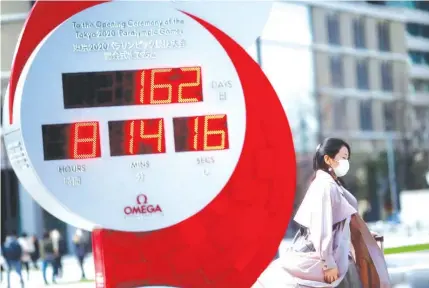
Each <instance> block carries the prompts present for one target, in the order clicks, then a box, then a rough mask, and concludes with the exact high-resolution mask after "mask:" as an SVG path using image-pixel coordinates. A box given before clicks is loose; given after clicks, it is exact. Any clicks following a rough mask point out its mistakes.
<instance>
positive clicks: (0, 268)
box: [0, 249, 5, 283]
mask: <svg viewBox="0 0 429 288" xmlns="http://www.w3.org/2000/svg"><path fill="white" fill-rule="evenodd" d="M4 264H5V261H4V257H3V249H0V283H1V282H3V271H4V268H3V266H4Z"/></svg>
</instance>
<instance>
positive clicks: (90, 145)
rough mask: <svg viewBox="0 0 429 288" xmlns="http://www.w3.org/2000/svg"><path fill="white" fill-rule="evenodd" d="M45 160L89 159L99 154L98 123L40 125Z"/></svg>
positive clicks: (97, 156)
mask: <svg viewBox="0 0 429 288" xmlns="http://www.w3.org/2000/svg"><path fill="white" fill-rule="evenodd" d="M42 137H43V153H44V159H45V160H62V159H90V158H99V157H100V156H101V149H100V127H99V123H98V122H95V121H91V122H77V123H69V124H54V125H42Z"/></svg>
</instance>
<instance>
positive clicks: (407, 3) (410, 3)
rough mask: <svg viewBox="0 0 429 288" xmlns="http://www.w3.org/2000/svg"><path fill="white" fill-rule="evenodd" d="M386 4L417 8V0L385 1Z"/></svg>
mask: <svg viewBox="0 0 429 288" xmlns="http://www.w3.org/2000/svg"><path fill="white" fill-rule="evenodd" d="M384 2H385V3H386V6H390V7H398V8H409V9H415V7H416V1H384ZM417 2H418V1H417Z"/></svg>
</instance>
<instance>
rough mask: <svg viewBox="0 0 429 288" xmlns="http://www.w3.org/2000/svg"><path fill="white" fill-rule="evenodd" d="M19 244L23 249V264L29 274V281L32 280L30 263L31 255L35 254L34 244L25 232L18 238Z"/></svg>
mask: <svg viewBox="0 0 429 288" xmlns="http://www.w3.org/2000/svg"><path fill="white" fill-rule="evenodd" d="M18 243H19V245H21V249H22V256H21V262H22V265H23V266H24V269H25V271H26V272H27V280H30V262H31V253H32V252H34V244H33V242H32V241H31V238H30V237H28V235H27V233H25V232H24V233H22V235H21V237H19V238H18Z"/></svg>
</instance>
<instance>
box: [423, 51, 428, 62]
mask: <svg viewBox="0 0 429 288" xmlns="http://www.w3.org/2000/svg"><path fill="white" fill-rule="evenodd" d="M422 64H424V65H429V52H422Z"/></svg>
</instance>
